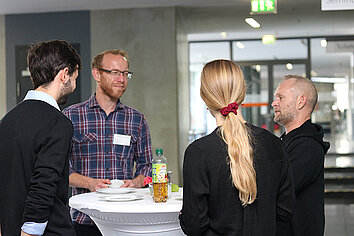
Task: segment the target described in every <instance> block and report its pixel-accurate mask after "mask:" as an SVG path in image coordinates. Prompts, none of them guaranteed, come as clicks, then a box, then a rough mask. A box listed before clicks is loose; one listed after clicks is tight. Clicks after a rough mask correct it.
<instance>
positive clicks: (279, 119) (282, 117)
mask: <svg viewBox="0 0 354 236" xmlns="http://www.w3.org/2000/svg"><path fill="white" fill-rule="evenodd" d="M294 118H295V115H294V114H293V113H291V112H288V113H285V114H282V113H281V112H280V113H278V115H277V116H274V121H275V122H276V123H278V124H280V125H286V124H288V123H289V122H291V121H292V120H294Z"/></svg>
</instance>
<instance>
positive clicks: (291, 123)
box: [272, 75, 329, 236]
mask: <svg viewBox="0 0 354 236" xmlns="http://www.w3.org/2000/svg"><path fill="white" fill-rule="evenodd" d="M274 96H275V100H274V101H273V103H272V106H273V108H274V121H275V122H277V123H278V124H280V125H283V126H284V127H285V133H284V134H282V136H281V139H282V140H283V142H284V143H285V146H286V149H287V151H288V156H289V159H290V162H291V171H292V176H293V181H294V185H295V194H296V204H295V209H294V214H293V218H292V222H291V228H292V232H293V235H295V236H300V235H301V236H307V235H308V236H320V235H323V233H324V222H325V217H324V174H323V164H324V155H325V154H326V153H327V150H328V149H329V143H328V142H324V141H323V134H324V132H323V129H322V127H321V126H319V125H317V124H313V123H311V113H312V112H313V110H314V108H315V106H316V103H317V98H318V95H317V91H316V88H315V86H314V85H313V83H312V82H311V81H310V80H309V79H307V78H304V77H301V76H296V75H288V76H285V80H284V81H283V82H282V83H281V84H280V85H279V86H278V88H277V90H276V92H275V95H274Z"/></svg>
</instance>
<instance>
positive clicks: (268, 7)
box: [251, 0, 277, 14]
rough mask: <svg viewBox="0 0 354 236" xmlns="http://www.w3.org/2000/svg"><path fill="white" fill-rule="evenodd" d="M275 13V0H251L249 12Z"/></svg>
mask: <svg viewBox="0 0 354 236" xmlns="http://www.w3.org/2000/svg"><path fill="white" fill-rule="evenodd" d="M268 13H271V14H275V13H277V0H251V14H268Z"/></svg>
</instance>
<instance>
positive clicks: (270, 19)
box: [0, 0, 354, 73]
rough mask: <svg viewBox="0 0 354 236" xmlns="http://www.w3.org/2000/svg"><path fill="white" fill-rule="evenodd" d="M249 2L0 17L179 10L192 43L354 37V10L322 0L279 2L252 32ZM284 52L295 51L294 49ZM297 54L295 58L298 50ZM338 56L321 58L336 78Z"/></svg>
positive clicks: (139, 4)
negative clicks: (329, 6) (326, 5)
mask: <svg viewBox="0 0 354 236" xmlns="http://www.w3.org/2000/svg"><path fill="white" fill-rule="evenodd" d="M250 2H251V0H0V15H8V14H26V13H44V12H61V11H80V10H104V9H119V8H149V7H175V6H176V7H177V11H176V12H177V17H178V19H179V22H180V25H181V27H182V28H183V30H184V32H185V33H186V34H188V39H189V40H190V41H193V40H225V39H226V40H234V39H237V40H242V39H260V38H261V37H262V36H263V35H264V34H273V35H275V36H276V37H277V38H289V37H290V38H294V37H313V36H316V37H322V36H323V37H326V36H339V35H341V36H342V35H347V36H348V35H354V24H353V22H354V14H353V13H354V11H353V10H349V11H325V12H324V11H321V0H278V4H277V6H278V7H277V8H278V12H277V14H270V15H254V16H253V17H254V18H255V19H256V20H257V21H258V22H260V23H261V28H260V29H253V28H251V27H250V26H249V25H247V24H246V23H245V22H244V18H246V17H249V16H250V5H251V4H250ZM220 32H227V37H226V38H223V37H222V36H221V35H220ZM284 50H287V51H294V50H292V49H291V48H285V49H284ZM209 51H212V48H209ZM216 53H217V52H215V53H212V54H213V55H215V54H216ZM253 53H254V54H257V53H258V52H257V51H255V52H253ZM293 53H294V54H293V55H296V53H297V51H294V52H293ZM249 54H252V52H250V53H249ZM335 56H336V58H335V59H334V58H333V56H332V57H331V59H332V60H330V61H328V60H326V58H329V56H327V57H323V56H321V58H319V61H327V62H328V63H326V65H332V66H325V68H327V69H328V70H330V71H333V73H335V71H341V70H342V69H338V68H337V67H336V66H335V64H334V63H333V62H334V61H336V62H338V63H339V62H341V61H342V60H345V61H348V59H346V58H347V56H345V58H344V59H340V58H338V57H341V58H342V55H335ZM333 59H334V60H333ZM321 63H322V62H321ZM342 64H343V63H342Z"/></svg>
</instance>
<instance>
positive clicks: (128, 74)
mask: <svg viewBox="0 0 354 236" xmlns="http://www.w3.org/2000/svg"><path fill="white" fill-rule="evenodd" d="M97 69H98V70H100V71H104V72H106V73H108V74H110V75H112V76H114V77H119V76H120V75H121V74H122V75H123V77H125V78H128V79H130V78H131V77H132V75H133V72H130V71H120V70H106V69H103V68H97Z"/></svg>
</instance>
